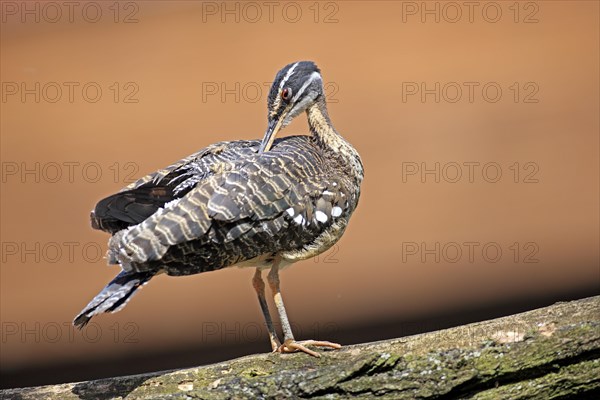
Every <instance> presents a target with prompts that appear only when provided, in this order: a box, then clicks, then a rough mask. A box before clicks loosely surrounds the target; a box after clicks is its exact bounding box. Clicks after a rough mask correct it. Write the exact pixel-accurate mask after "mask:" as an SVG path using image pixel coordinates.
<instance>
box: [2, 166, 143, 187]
mask: <svg viewBox="0 0 600 400" xmlns="http://www.w3.org/2000/svg"><path fill="white" fill-rule="evenodd" d="M139 169H140V167H139V165H138V164H137V163H135V162H132V161H125V162H120V161H115V162H112V163H100V162H97V161H46V162H39V161H2V162H1V163H0V181H1V182H2V183H3V184H4V183H22V184H31V183H35V184H39V183H47V184H59V183H77V184H78V183H98V182H101V181H104V182H111V183H120V184H130V183H132V182H135V181H136V179H137V178H138V175H139V174H138V173H139Z"/></svg>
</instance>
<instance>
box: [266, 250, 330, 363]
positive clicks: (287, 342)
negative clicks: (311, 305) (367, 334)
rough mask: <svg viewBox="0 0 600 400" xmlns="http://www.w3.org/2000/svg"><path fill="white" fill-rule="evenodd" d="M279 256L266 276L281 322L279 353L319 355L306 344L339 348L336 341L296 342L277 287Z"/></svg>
mask: <svg viewBox="0 0 600 400" xmlns="http://www.w3.org/2000/svg"><path fill="white" fill-rule="evenodd" d="M280 261H281V259H280V258H276V259H275V261H274V262H273V266H272V267H271V271H270V272H269V275H268V276H267V280H268V282H269V286H270V287H271V292H272V293H273V299H274V300H275V306H276V307H277V313H278V314H279V320H280V322H281V328H282V329H283V344H282V345H280V346H279V347H278V348H277V349H275V350H273V351H277V352H279V353H294V352H296V351H303V352H305V353H307V354H310V355H311V356H314V357H321V356H320V355H319V353H317V352H315V351H313V350H310V349H308V348H307V347H306V346H321V347H330V348H332V349H340V348H341V347H342V346H341V345H339V344H337V343H332V342H326V341H317V340H303V341H300V342H297V341H296V340H295V339H294V335H293V333H292V328H291V326H290V322H289V321H288V317H287V313H286V312H285V306H284V305H283V298H282V297H281V291H280V289H279V262H280Z"/></svg>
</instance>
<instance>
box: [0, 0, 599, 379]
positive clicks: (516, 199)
mask: <svg viewBox="0 0 600 400" xmlns="http://www.w3.org/2000/svg"><path fill="white" fill-rule="evenodd" d="M67 3H68V2H67ZM48 4H53V5H50V6H49V5H48ZM269 4H270V3H265V2H250V3H239V2H230V3H227V4H224V3H221V2H206V3H201V2H195V1H184V2H135V3H134V2H122V3H118V4H117V5H115V4H113V2H91V3H87V2H71V3H69V4H65V3H63V2H53V3H44V2H28V3H22V2H8V1H5V2H2V4H1V6H2V24H1V63H0V67H1V81H2V102H1V123H0V128H1V145H2V149H1V156H2V192H1V235H2V237H1V242H2V267H1V270H0V277H1V284H0V285H1V286H0V287H1V294H0V299H1V305H0V311H1V318H0V319H1V323H2V340H1V343H0V345H1V354H0V368H1V374H2V382H1V384H2V386H3V387H11V386H19V385H33V384H40V383H51V382H60V381H73V380H78V379H87V378H92V377H99V376H109V375H112V374H121V373H139V372H143V371H148V370H153V369H165V368H176V367H182V366H187V365H199V364H203V363H208V362H214V361H216V360H221V359H227V358H230V357H234V356H239V355H243V354H248V353H252V352H265V351H268V350H269V344H268V340H267V335H266V331H265V329H264V327H263V326H262V323H263V319H262V316H261V313H260V310H259V307H258V303H257V301H256V299H255V294H254V291H253V289H252V286H251V283H250V279H251V276H252V271H251V270H240V269H230V270H224V271H219V272H215V273H208V274H203V275H196V276H191V277H187V278H185V279H183V278H180V279H173V278H168V277H159V278H158V279H155V280H153V281H152V282H151V283H150V284H149V285H147V286H146V287H145V288H144V290H142V291H141V293H140V294H138V295H137V296H136V297H135V299H134V300H133V301H132V302H131V303H130V304H129V305H128V306H127V307H126V308H125V309H124V310H123V311H121V312H119V313H117V314H114V315H103V316H101V317H99V318H96V319H95V320H94V321H93V323H92V324H91V326H90V327H89V328H88V329H87V330H86V331H84V332H79V331H74V330H73V329H72V328H71V327H70V321H71V320H72V319H73V317H74V316H75V315H76V314H77V313H78V312H79V311H80V309H81V308H82V307H83V306H84V305H85V304H87V302H88V301H89V300H90V299H91V298H92V297H93V296H94V295H95V294H96V293H97V292H98V291H100V290H101V289H102V287H103V286H104V285H105V284H106V283H107V282H108V281H109V280H110V279H111V278H112V277H113V276H114V275H116V273H117V272H118V271H117V268H115V267H107V266H106V265H105V260H104V259H103V258H102V256H103V254H104V252H105V251H106V241H107V239H108V237H107V235H106V234H103V233H101V232H96V231H93V230H92V229H91V228H90V226H89V220H88V215H89V212H90V210H91V209H92V207H93V206H94V204H95V202H96V201H98V200H100V199H101V198H102V197H104V196H106V195H109V194H111V193H113V192H115V191H117V190H119V189H120V188H121V187H122V186H124V185H125V184H126V183H128V182H130V181H131V180H132V179H134V178H137V177H140V176H142V175H144V174H146V173H149V172H152V171H154V170H156V169H159V168H162V167H164V166H166V165H168V164H170V163H172V162H174V161H176V160H178V159H180V158H182V157H184V156H186V155H188V154H190V153H192V152H194V151H197V150H199V149H200V148H202V147H204V146H206V145H208V144H210V143H213V142H216V141H221V140H235V139H252V138H259V137H261V136H262V134H263V132H264V129H265V127H266V93H267V90H268V82H270V81H271V80H272V79H273V77H274V75H275V73H276V72H277V70H278V69H279V68H281V67H283V66H284V65H285V64H287V63H289V62H292V61H297V60H301V59H310V60H314V61H316V62H317V64H318V65H319V66H320V67H321V69H322V71H323V76H324V79H325V81H326V82H328V84H327V87H326V89H327V93H328V98H329V103H330V104H329V110H330V114H331V117H332V119H333V121H334V123H335V126H336V127H337V129H338V130H339V131H340V132H341V133H342V134H343V135H344V136H345V137H346V138H347V139H348V140H349V141H350V142H352V143H353V144H354V145H355V147H356V148H357V149H358V150H359V151H360V153H361V155H362V158H363V161H364V165H365V168H366V178H365V181H364V184H363V195H362V198H361V203H360V205H359V207H358V210H357V212H356V213H355V215H354V217H353V221H352V222H351V224H350V227H349V229H348V231H347V233H346V234H345V236H344V238H343V239H342V240H341V241H340V243H339V245H338V246H336V247H334V248H333V249H332V250H331V251H329V252H328V253H326V254H324V255H322V256H320V257H319V258H318V259H316V260H310V261H305V262H302V263H299V264H297V265H295V266H293V267H291V268H290V269H289V270H287V271H285V272H284V273H283V277H282V284H283V294H284V297H285V300H286V305H287V306H288V312H289V315H290V318H291V320H292V321H293V323H294V326H295V329H296V336H297V337H298V338H302V339H308V338H321V339H328V340H339V341H341V342H342V343H344V344H350V343H356V342H361V341H365V340H377V339H384V338H387V337H395V336H401V335H406V334H411V333H415V332H420V331H426V330H433V329H438V328H441V327H445V326H450V325H456V324H459V323H464V322H468V321H475V320H478V319H482V318H489V317H493V316H496V315H502V314H507V313H511V312H515V311H520V310H525V309H528V308H533V307H537V306H541V305H544V304H550V303H552V302H554V301H558V300H568V299H572V298H578V297H583V296H588V295H591V294H596V293H598V292H599V291H600V290H599V285H600V271H599V253H598V241H599V231H598V229H599V210H598V204H599V198H598V193H599V184H598V182H599V176H598V174H599V172H598V170H599V169H598V154H599V122H598V121H599V82H598V76H599V65H598V63H599V53H598V52H599V50H598V49H599V47H600V46H599V6H598V3H597V2H593V1H552V2H550V1H548V2H544V1H538V2H521V3H517V5H515V4H514V2H491V3H490V2H481V3H479V2H476V3H475V4H474V5H473V6H472V8H469V7H467V6H465V5H461V4H462V3H461V2H455V3H445V2H428V3H426V4H425V3H422V2H401V1H399V2H392V1H382V2H367V1H352V2H319V3H315V2H312V1H311V2H287V3H286V2H284V3H277V4H275V5H269ZM306 132H307V129H306V122H305V118H304V117H302V118H298V121H296V122H294V124H292V125H291V126H290V127H288V128H287V129H286V130H285V131H284V133H283V134H291V133H296V134H297V133H306ZM428 171H429V172H428ZM436 171H437V172H436ZM498 174H501V175H498Z"/></svg>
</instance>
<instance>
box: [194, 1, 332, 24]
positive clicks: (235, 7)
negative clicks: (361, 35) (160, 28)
mask: <svg viewBox="0 0 600 400" xmlns="http://www.w3.org/2000/svg"><path fill="white" fill-rule="evenodd" d="M201 5H202V23H209V22H219V23H223V24H226V23H236V24H239V23H245V24H256V23H269V24H272V23H276V22H285V23H289V24H296V23H299V22H312V23H315V24H337V23H338V22H339V21H340V19H339V18H340V2H335V1H325V2H323V1H218V2H217V1H203V2H202V3H201Z"/></svg>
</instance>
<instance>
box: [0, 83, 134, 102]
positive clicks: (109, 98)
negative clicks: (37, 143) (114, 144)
mask: <svg viewBox="0 0 600 400" xmlns="http://www.w3.org/2000/svg"><path fill="white" fill-rule="evenodd" d="M139 91H140V86H139V85H138V84H137V82H131V81H129V82H111V83H99V82H94V81H87V82H79V81H61V82H57V81H52V82H39V81H35V82H24V81H3V82H2V84H1V95H0V97H1V99H2V103H71V104H72V103H79V102H84V103H90V104H94V103H98V102H112V103H119V104H137V103H139V102H140V99H139V97H138V95H139Z"/></svg>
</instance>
